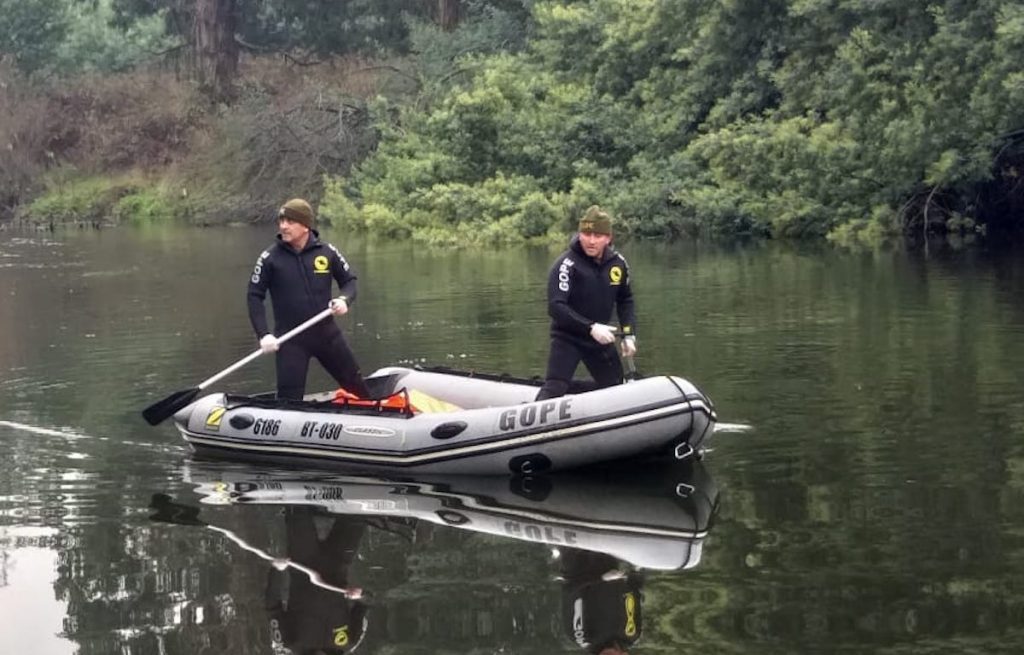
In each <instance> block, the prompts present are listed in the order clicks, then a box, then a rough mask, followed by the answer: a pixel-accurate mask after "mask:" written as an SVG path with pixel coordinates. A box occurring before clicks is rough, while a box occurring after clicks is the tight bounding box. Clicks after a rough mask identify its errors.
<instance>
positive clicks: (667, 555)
mask: <svg viewBox="0 0 1024 655" xmlns="http://www.w3.org/2000/svg"><path fill="white" fill-rule="evenodd" d="M186 478H187V481H188V482H190V483H191V484H193V485H195V487H196V492H197V493H198V494H199V496H200V502H201V503H203V504H206V505H222V506H223V505H235V506H241V505H245V506H252V505H277V506H281V507H282V508H283V512H282V514H283V516H284V523H285V526H284V527H285V533H286V540H287V545H286V549H287V553H286V555H284V556H282V555H276V556H275V555H272V554H270V553H268V552H266V551H265V550H262V549H260V548H258V547H256V546H253V545H252V544H251V543H247V542H246V540H245V539H243V538H241V537H240V536H239V535H238V534H236V533H233V532H231V531H230V530H227V529H225V528H221V527H217V526H214V525H211V524H210V523H207V522H205V521H203V520H201V519H200V518H199V516H198V514H199V512H200V510H199V508H198V507H190V506H188V505H183V504H179V503H176V502H174V501H173V500H172V499H170V498H169V497H167V496H164V495H157V496H154V500H153V507H154V509H156V510H157V512H156V514H155V515H154V516H153V518H154V519H155V520H162V521H167V522H172V523H181V524H185V525H203V526H205V527H208V528H210V529H212V530H216V531H218V532H221V533H222V534H224V535H225V536H226V537H227V538H228V539H230V540H231V541H232V542H234V543H235V544H237V545H238V546H239V547H241V548H244V549H245V550H247V551H249V552H252V553H254V554H256V555H257V556H259V557H261V558H262V559H264V560H267V562H268V563H269V566H268V577H269V579H268V584H267V594H266V598H267V600H266V602H267V608H268V611H269V613H270V620H271V633H272V640H273V642H274V643H273V647H274V650H276V651H282V647H284V648H287V649H289V650H291V652H293V653H306V652H324V653H341V652H346V653H347V652H351V651H352V650H354V649H355V648H356V647H358V646H359V645H360V644H361V642H362V640H363V639H364V637H365V636H366V619H367V614H368V608H369V607H371V606H377V605H381V604H383V605H389V604H390V601H389V591H388V590H387V589H381V588H378V589H375V590H374V592H375V594H374V596H372V597H369V596H368V594H366V593H364V592H363V590H362V589H361V588H359V587H354V586H352V582H351V581H350V572H351V571H350V570H351V568H352V564H353V562H354V561H356V555H357V553H358V551H359V548H360V544H361V543H362V542H364V541H365V539H364V536H365V535H366V534H367V532H372V531H373V530H374V529H375V528H379V527H381V526H401V527H402V528H404V529H407V530H409V531H412V532H413V533H417V534H425V533H427V532H430V531H432V529H433V528H434V527H436V526H448V527H452V528H457V529H458V530H466V531H474V532H478V533H486V534H489V535H497V536H500V537H506V538H510V539H515V540H520V541H528V542H538V543H542V544H546V545H547V549H546V550H549V551H550V552H551V554H552V555H553V556H554V561H555V562H556V565H555V570H553V571H549V572H548V574H547V576H546V577H548V578H550V577H551V574H554V577H555V579H556V580H557V581H558V584H559V589H558V591H559V595H560V597H561V598H560V601H559V602H560V604H561V617H560V624H561V631H562V633H563V637H568V639H570V640H571V642H572V643H573V644H575V646H576V647H577V648H579V649H581V650H583V651H585V652H590V653H599V654H603V655H612V654H615V653H627V652H629V650H628V649H629V648H630V647H631V646H632V645H633V644H634V643H635V642H636V641H637V639H639V637H640V635H641V632H642V627H643V613H642V586H643V577H642V576H643V571H644V570H660V571H670V570H679V569H687V568H692V567H694V566H696V565H697V564H698V563H699V562H700V558H701V549H702V545H703V540H704V538H705V536H706V535H707V533H708V530H709V528H710V526H711V523H712V519H713V516H714V514H715V511H716V508H717V497H718V494H717V489H716V488H715V485H714V482H713V480H712V479H711V477H710V475H708V473H707V471H706V469H704V467H703V465H702V464H701V463H700V462H699V461H697V462H689V463H685V464H682V465H680V464H674V465H668V464H653V465H649V466H646V467H644V468H643V469H640V468H637V469H634V470H632V471H623V470H621V469H617V470H615V471H614V472H613V471H602V470H595V471H586V472H578V473H572V474H558V475H552V476H547V477H523V478H511V479H510V478H506V477H467V476H456V477H449V478H446V479H443V480H442V479H436V478H431V479H416V480H412V479H387V478H379V477H358V476H350V475H337V474H331V473H323V472H303V471H278V470H267V469H261V468H257V467H243V466H239V465H237V464H235V465H232V464H224V463H218V462H208V461H204V460H191V461H189V462H188V467H187V471H186ZM211 509H212V508H211ZM382 521H383V523H382ZM368 526H370V527H368ZM368 554H369V553H364V555H368ZM392 609H393V610H394V613H395V614H399V613H401V610H400V609H398V608H392ZM374 611H375V612H376V611H377V610H376V609H375V610H374ZM384 639H385V640H388V638H387V637H384ZM374 641H376V639H374ZM282 652H283V651H282Z"/></svg>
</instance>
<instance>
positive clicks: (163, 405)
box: [142, 307, 331, 425]
mask: <svg viewBox="0 0 1024 655" xmlns="http://www.w3.org/2000/svg"><path fill="white" fill-rule="evenodd" d="M330 315H331V308H330V307H328V308H327V309H325V310H323V311H322V312H320V313H319V314H317V315H316V316H314V317H313V318H311V319H309V320H308V321H306V322H305V323H302V324H301V325H298V326H296V327H294V328H292V329H291V330H289V331H288V332H285V333H284V334H282V335H281V336H280V337H278V338H277V343H279V344H281V343H284V342H285V341H288V340H289V339H291V338H292V337H294V336H295V335H296V334H299V333H300V332H302V331H304V330H306V329H307V328H309V327H310V326H312V325H313V324H315V323H319V322H320V321H322V320H324V319H325V318H327V317H328V316H330ZM262 354H263V350H262V349H260V348H257V349H256V350H255V351H253V352H251V353H249V354H248V355H246V356H245V357H243V358H242V359H240V360H238V361H237V362H235V363H234V364H232V365H231V366H229V367H227V368H226V369H224V370H223V371H221V372H220V373H217V374H216V375H214V376H213V377H210V378H207V379H205V380H203V381H202V382H200V383H199V384H198V385H197V386H195V387H192V388H191V389H183V390H182V391H175V392H174V393H172V394H171V395H169V396H167V397H166V398H164V399H163V400H158V401H157V402H155V403H153V404H152V405H150V406H149V407H147V408H146V409H144V410H142V418H144V419H146V422H147V423H149V424H150V425H156V424H158V423H160V422H162V421H163V420H164V419H167V418H169V417H171V416H173V415H174V413H175V412H177V411H178V410H179V409H181V408H183V407H185V406H186V405H188V404H190V403H191V402H192V401H193V400H195V399H196V396H198V395H199V392H200V391H202V390H203V389H205V388H206V387H208V386H210V385H211V384H213V383H214V382H216V381H217V380H219V379H221V378H223V377H224V376H226V375H229V374H231V373H234V372H235V371H237V370H238V369H240V368H242V367H243V366H245V365H246V364H248V363H249V362H251V361H252V360H254V359H256V358H257V357H259V356H260V355H262Z"/></svg>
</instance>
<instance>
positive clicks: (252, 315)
mask: <svg viewBox="0 0 1024 655" xmlns="http://www.w3.org/2000/svg"><path fill="white" fill-rule="evenodd" d="M314 218H315V215H314V213H313V208H312V207H311V206H310V204H309V203H308V202H306V201H305V200H302V199H300V198H294V199H292V200H289V201H288V202H286V203H285V204H284V205H283V206H282V207H281V209H280V211H278V215H277V226H278V230H279V234H278V236H277V242H276V243H275V244H274V245H272V246H270V247H269V248H267V249H266V250H264V251H263V252H262V253H261V254H260V256H259V258H258V259H257V260H256V266H255V268H254V269H253V272H252V275H251V276H250V278H249V291H248V304H249V321H250V322H251V323H252V327H253V330H255V331H256V336H257V338H259V340H260V348H262V349H263V352H266V353H270V352H276V353H277V360H276V364H277V397H278V398H287V399H295V400H301V399H302V397H303V395H304V394H305V391H306V374H307V372H308V371H309V360H310V358H311V357H316V358H317V359H318V360H319V361H320V364H322V365H323V367H324V369H326V370H327V372H328V373H330V374H331V376H332V377H333V378H334V379H335V380H337V382H338V384H339V385H341V386H342V387H344V388H345V389H347V390H348V391H351V392H352V393H355V394H357V395H359V396H361V397H363V398H367V397H369V395H370V394H369V391H368V390H367V388H366V383H365V382H364V380H363V377H362V375H361V374H360V372H359V364H358V363H357V362H356V358H355V355H353V354H352V349H351V348H349V345H348V343H347V342H346V341H345V337H344V336H343V335H342V333H341V330H340V329H339V328H338V325H337V324H336V323H335V322H334V320H333V318H332V317H330V316H329V317H327V318H325V319H324V320H323V321H321V322H320V323H318V324H316V325H314V326H313V327H311V328H309V329H308V330H306V331H305V332H302V333H300V334H299V335H297V336H295V337H293V338H292V339H290V340H288V341H285V342H284V343H278V339H277V337H276V336H275V333H276V334H283V333H285V332H287V331H288V330H290V329H292V328H294V327H295V326H297V325H299V324H301V323H302V322H304V321H306V320H307V319H309V318H311V317H313V316H314V315H316V314H317V313H319V312H321V311H322V310H323V309H324V308H326V307H328V306H330V307H331V309H332V310H333V314H334V316H342V315H344V314H345V313H346V312H348V309H349V306H350V305H351V304H352V302H353V301H354V300H355V298H356V275H355V273H354V272H353V271H352V268H351V266H349V263H348V262H347V261H346V260H345V257H344V256H343V255H342V254H341V252H340V251H339V250H338V249H337V248H335V247H334V246H333V245H331V244H330V243H327V242H326V241H321V240H320V235H319V233H318V232H317V231H316V230H315V229H313V222H314ZM332 281H333V282H337V283H338V286H339V287H340V289H341V295H339V296H338V297H336V298H334V299H333V300H332V299H331V292H332ZM268 291H269V292H270V303H271V305H272V307H273V310H274V332H271V331H270V330H269V329H268V327H267V316H266V312H265V310H264V299H265V298H266V295H267V292H268Z"/></svg>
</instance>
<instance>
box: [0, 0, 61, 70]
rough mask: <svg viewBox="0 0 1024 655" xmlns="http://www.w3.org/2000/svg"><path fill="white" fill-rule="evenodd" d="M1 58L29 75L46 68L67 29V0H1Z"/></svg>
mask: <svg viewBox="0 0 1024 655" xmlns="http://www.w3.org/2000/svg"><path fill="white" fill-rule="evenodd" d="M0 16H3V20H0V56H2V55H9V56H10V57H12V58H13V59H14V62H15V63H16V64H17V65H18V67H19V68H21V69H22V70H23V71H26V72H29V73H31V72H33V71H36V70H39V69H41V68H43V67H45V66H46V64H47V62H48V61H49V58H50V56H51V53H52V52H53V50H55V49H56V48H57V47H58V46H59V44H60V43H61V41H62V40H63V38H64V35H65V33H66V31H67V29H68V15H67V2H66V0H0Z"/></svg>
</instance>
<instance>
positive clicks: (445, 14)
mask: <svg viewBox="0 0 1024 655" xmlns="http://www.w3.org/2000/svg"><path fill="white" fill-rule="evenodd" d="M437 24H438V25H439V26H440V27H441V29H442V30H444V31H445V32H450V31H451V30H454V29H455V28H456V27H458V25H459V0H437Z"/></svg>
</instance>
